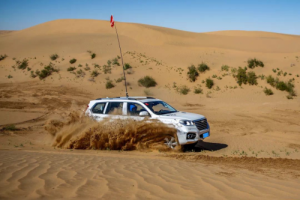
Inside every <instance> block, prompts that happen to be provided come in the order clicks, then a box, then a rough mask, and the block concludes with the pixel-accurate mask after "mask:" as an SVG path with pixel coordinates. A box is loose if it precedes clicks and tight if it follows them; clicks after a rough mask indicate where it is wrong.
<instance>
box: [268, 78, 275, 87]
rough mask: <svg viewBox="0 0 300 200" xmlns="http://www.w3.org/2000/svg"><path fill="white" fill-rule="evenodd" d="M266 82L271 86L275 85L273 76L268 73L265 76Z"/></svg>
mask: <svg viewBox="0 0 300 200" xmlns="http://www.w3.org/2000/svg"><path fill="white" fill-rule="evenodd" d="M267 83H269V84H270V85H271V86H273V87H275V85H276V81H275V78H274V77H273V76H271V75H269V76H268V77H267Z"/></svg>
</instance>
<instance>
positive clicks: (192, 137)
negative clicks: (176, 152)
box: [85, 97, 210, 148]
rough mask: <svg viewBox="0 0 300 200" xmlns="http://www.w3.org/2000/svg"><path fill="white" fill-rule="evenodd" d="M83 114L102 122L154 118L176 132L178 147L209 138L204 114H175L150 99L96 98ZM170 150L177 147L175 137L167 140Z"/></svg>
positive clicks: (171, 108)
mask: <svg viewBox="0 0 300 200" xmlns="http://www.w3.org/2000/svg"><path fill="white" fill-rule="evenodd" d="M85 112H86V115H89V116H90V117H92V118H94V119H95V120H97V121H101V120H102V119H103V118H105V117H111V118H112V119H114V118H121V119H128V118H131V119H135V120H143V119H144V118H145V117H149V119H157V120H159V121H161V122H162V123H164V124H167V125H170V126H173V127H175V128H176V129H177V138H178V142H179V144H180V145H189V146H191V145H193V144H194V145H195V144H196V143H197V142H198V141H199V140H203V139H205V138H207V137H209V135H210V127H209V124H208V122H207V119H206V118H205V117H204V116H203V115H199V114H194V113H188V112H181V111H177V110H176V109H175V108H173V107H172V106H170V105H169V104H167V103H166V102H164V101H162V100H159V99H155V98H153V97H115V98H99V99H96V100H92V101H90V103H89V104H88V106H87V109H86V111H85ZM165 140H166V142H165V144H166V145H168V146H169V147H170V148H174V147H175V146H176V145H177V142H176V140H175V138H173V137H171V138H166V139H165Z"/></svg>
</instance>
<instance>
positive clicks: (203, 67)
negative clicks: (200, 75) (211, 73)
mask: <svg viewBox="0 0 300 200" xmlns="http://www.w3.org/2000/svg"><path fill="white" fill-rule="evenodd" d="M198 70H199V72H205V71H207V70H209V67H208V65H207V64H205V63H204V62H202V63H201V64H199V65H198Z"/></svg>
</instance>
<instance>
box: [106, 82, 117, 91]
mask: <svg viewBox="0 0 300 200" xmlns="http://www.w3.org/2000/svg"><path fill="white" fill-rule="evenodd" d="M105 87H106V89H110V88H113V87H115V85H114V84H113V83H112V81H110V80H108V81H107V82H106V85H105Z"/></svg>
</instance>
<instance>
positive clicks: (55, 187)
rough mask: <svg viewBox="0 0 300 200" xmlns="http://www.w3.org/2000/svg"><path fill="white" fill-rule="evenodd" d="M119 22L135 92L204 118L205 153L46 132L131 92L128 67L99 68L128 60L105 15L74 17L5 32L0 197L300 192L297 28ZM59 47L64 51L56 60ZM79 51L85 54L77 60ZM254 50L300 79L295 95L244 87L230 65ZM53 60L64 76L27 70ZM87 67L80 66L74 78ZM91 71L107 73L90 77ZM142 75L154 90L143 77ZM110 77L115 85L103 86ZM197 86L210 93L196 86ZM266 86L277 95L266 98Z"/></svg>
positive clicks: (0, 37)
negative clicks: (126, 146) (94, 145)
mask: <svg viewBox="0 0 300 200" xmlns="http://www.w3.org/2000/svg"><path fill="white" fill-rule="evenodd" d="M116 25H117V28H118V32H119V36H120V42H121V45H122V51H123V56H124V62H125V63H129V64H130V65H131V66H132V69H131V73H130V74H127V75H126V76H127V79H128V81H129V83H130V85H129V87H128V92H129V95H130V96H144V95H149V96H154V97H156V98H159V99H162V100H164V101H166V102H168V103H169V104H170V105H172V106H173V107H175V108H177V109H178V110H181V111H186V112H194V113H199V114H203V115H205V116H206V117H207V119H208V122H209V123H210V126H211V136H210V137H209V138H207V139H205V140H204V142H201V143H199V144H198V147H199V149H201V150H202V151H197V152H185V153H184V152H180V151H160V150H157V149H151V148H150V149H144V150H133V151H118V150H97V149H88V150H79V149H69V148H67V147H66V146H61V147H60V146H55V145H54V146H53V144H54V140H55V136H54V135H55V134H54V135H53V134H50V133H49V131H47V130H46V129H45V127H46V126H47V124H49V122H51V120H58V121H59V120H60V121H63V120H66V119H67V118H68V116H69V113H70V112H72V111H73V112H74V111H77V112H82V110H83V109H84V108H86V105H87V104H88V102H89V101H90V100H91V99H96V98H101V97H115V96H125V92H124V91H125V90H124V81H121V82H117V81H116V80H117V79H118V78H121V77H122V67H121V66H117V65H111V73H106V74H105V73H104V70H103V69H102V66H103V65H107V61H108V60H111V59H113V58H116V57H117V56H120V53H119V48H118V42H117V38H116V34H115V30H114V29H112V28H111V27H110V24H109V22H108V21H100V20H72V19H68V20H55V21H50V22H46V23H43V24H40V25H37V26H34V27H30V28H27V29H24V30H19V31H0V55H4V54H6V55H7V57H6V58H5V59H3V60H1V61H0V76H1V78H0V129H1V131H0V154H1V157H0V158H1V160H0V198H1V199H42V198H43V199H57V198H66V199H83V198H86V199H95V198H98V199H299V196H300V189H299V188H300V168H299V166H300V101H299V94H300V84H299V81H300V77H299V75H300V62H299V61H300V36H297V35H286V34H278V33H268V32H255V31H219V32H209V33H192V32H185V31H179V30H173V29H168V28H162V27H155V26H149V25H142V24H132V23H118V22H116ZM87 51H91V52H93V53H95V54H96V57H95V58H94V59H91V55H90V53H88V52H87ZM53 54H57V55H58V56H59V57H58V58H57V59H56V60H54V61H53V60H51V59H50V56H51V55H53ZM73 58H75V59H76V60H77V61H76V62H75V63H74V64H70V62H69V61H70V60H71V59H73ZM251 58H257V59H259V60H261V61H263V63H264V67H256V68H254V69H248V70H249V71H254V72H255V73H256V75H257V76H261V75H264V76H265V77H266V76H268V75H272V76H274V77H278V78H279V79H280V80H282V81H288V80H290V79H294V80H293V84H294V86H295V87H294V90H295V92H296V94H297V95H298V96H295V97H293V99H287V95H288V93H287V92H286V91H280V90H277V89H276V88H274V87H271V86H270V85H269V84H268V83H267V81H266V80H265V79H261V78H258V79H257V82H258V84H257V85H248V84H247V85H245V84H243V85H242V86H241V87H240V86H239V85H238V84H237V81H236V79H235V78H234V77H233V76H232V73H231V69H233V68H238V67H245V66H247V60H248V59H251ZM23 59H28V66H27V68H26V69H24V70H22V69H18V67H16V61H18V60H19V61H22V60H23ZM118 61H119V62H120V63H121V60H120V59H118ZM50 62H52V63H53V64H54V67H55V68H57V69H59V72H53V73H52V74H51V75H50V76H48V77H46V78H45V79H43V80H40V79H39V77H35V78H32V77H31V71H33V72H35V71H36V70H42V69H43V68H44V66H46V65H48V64H49V63H50ZM201 62H205V63H206V64H207V65H208V66H209V67H210V70H209V71H206V72H205V73H200V75H199V77H198V78H197V80H196V81H195V82H190V81H189V80H188V79H187V69H188V66H190V65H192V64H194V65H195V66H197V65H198V64H200V63H201ZM95 64H97V65H99V66H100V67H95ZM80 65H81V66H80ZM97 65H96V66H97ZM222 65H228V66H229V67H230V68H229V71H222V70H221V66H222ZM69 67H75V68H76V70H75V71H74V72H75V73H74V72H70V71H68V70H67V69H68V68H69ZM87 67H88V68H90V69H88V68H87ZM28 68H30V70H28ZM85 68H86V69H87V70H85ZM80 69H81V70H82V71H83V72H84V73H83V74H80V75H78V73H76V72H77V71H78V70H80ZM94 70H97V71H98V72H99V73H100V74H99V75H98V76H97V77H95V78H93V79H92V78H91V73H92V71H94ZM273 70H275V71H276V73H274V71H273ZM280 71H282V72H283V73H281V74H280V73H279V74H278V72H280ZM285 72H286V75H284V73H285ZM146 75H149V76H152V77H153V78H154V79H155V80H156V82H157V86H156V87H151V88H148V89H146V88H144V87H141V86H139V85H138V82H137V81H138V79H140V78H142V77H144V76H146ZM214 75H216V76H217V77H221V78H212V77H213V76H214ZM208 77H210V78H212V79H213V80H214V83H215V85H214V86H213V88H212V89H208V88H207V87H205V83H203V82H202V81H203V80H205V79H206V78H208ZM108 79H109V80H112V82H113V83H114V84H115V87H113V88H111V89H106V87H105V84H106V82H107V80H108ZM182 85H186V86H187V87H189V88H190V90H191V91H190V92H189V93H188V94H187V95H182V94H180V93H179V92H177V91H176V87H180V86H182ZM199 85H200V86H201V88H202V89H203V93H202V94H194V93H193V90H194V87H196V86H197V87H199ZM175 86H176V87H175ZM265 87H267V88H270V89H272V90H273V92H274V94H273V95H270V96H267V95H266V94H265V93H264V91H263V90H264V88H265ZM79 125H80V124H79ZM79 125H78V123H77V124H76V126H79ZM70 126H73V125H70ZM200 147H201V148H200ZM203 148H204V150H203Z"/></svg>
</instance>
